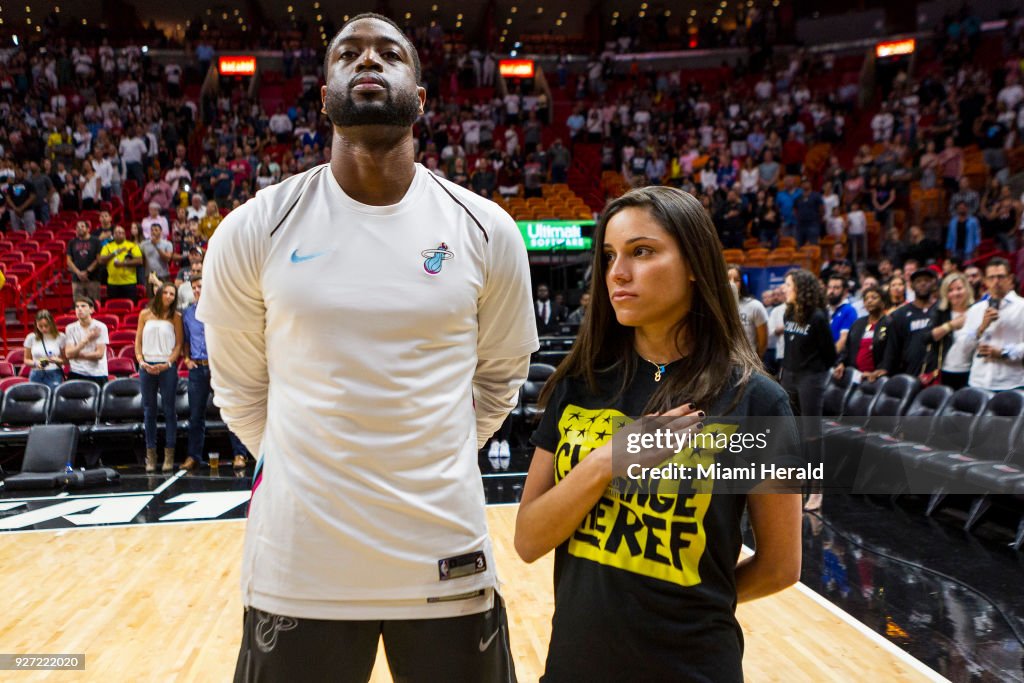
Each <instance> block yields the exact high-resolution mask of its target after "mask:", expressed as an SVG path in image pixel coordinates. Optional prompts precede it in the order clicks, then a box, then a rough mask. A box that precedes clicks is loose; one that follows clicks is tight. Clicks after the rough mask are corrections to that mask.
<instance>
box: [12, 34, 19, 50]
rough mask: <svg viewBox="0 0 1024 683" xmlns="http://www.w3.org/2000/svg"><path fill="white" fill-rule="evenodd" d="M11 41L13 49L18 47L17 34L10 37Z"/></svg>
mask: <svg viewBox="0 0 1024 683" xmlns="http://www.w3.org/2000/svg"><path fill="white" fill-rule="evenodd" d="M11 40H13V41H14V47H18V34H14V35H13V36H11Z"/></svg>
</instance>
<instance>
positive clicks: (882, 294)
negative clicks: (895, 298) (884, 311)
mask: <svg viewBox="0 0 1024 683" xmlns="http://www.w3.org/2000/svg"><path fill="white" fill-rule="evenodd" d="M872 293H873V294H877V295H878V298H879V299H881V300H882V307H883V308H884V307H885V306H886V296H885V292H883V291H882V288H881V287H879V286H878V285H871V286H870V287H865V288H864V290H863V291H862V292H861V293H860V299H861V301H863V300H864V299H865V298H867V295H868V294H872Z"/></svg>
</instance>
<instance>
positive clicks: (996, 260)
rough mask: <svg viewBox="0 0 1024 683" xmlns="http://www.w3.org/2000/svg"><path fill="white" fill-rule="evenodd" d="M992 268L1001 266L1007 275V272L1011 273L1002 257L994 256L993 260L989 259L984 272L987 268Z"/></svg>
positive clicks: (1007, 262) (1008, 264) (1007, 263)
mask: <svg viewBox="0 0 1024 683" xmlns="http://www.w3.org/2000/svg"><path fill="white" fill-rule="evenodd" d="M993 266H995V267H997V268H998V267H999V266H1002V267H1003V268H1006V272H1008V273H1009V272H1013V271H1012V269H1011V268H1010V262H1009V261H1007V260H1006V259H1004V258H1003V257H1002V256H996V257H995V258H990V259H989V260H988V263H986V264H985V270H988V269H989V268H992V267H993Z"/></svg>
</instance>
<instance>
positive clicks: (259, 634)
mask: <svg viewBox="0 0 1024 683" xmlns="http://www.w3.org/2000/svg"><path fill="white" fill-rule="evenodd" d="M256 614H257V620H256V629H255V631H256V633H255V636H256V647H258V648H259V650H260V652H272V651H273V650H274V648H275V647H276V646H277V634H278V633H281V632H282V631H291V630H293V629H295V628H297V627H298V625H299V620H298V619H293V618H292V617H280V616H278V615H276V614H267V613H266V612H261V611H259V610H256Z"/></svg>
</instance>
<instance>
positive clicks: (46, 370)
mask: <svg viewBox="0 0 1024 683" xmlns="http://www.w3.org/2000/svg"><path fill="white" fill-rule="evenodd" d="M65 343H66V338H65V336H64V334H62V333H61V332H60V331H59V330H58V329H57V323H56V322H54V320H53V314H52V313H50V312H49V311H47V310H42V311H39V312H38V313H36V322H35V326H34V327H33V330H32V332H31V333H30V334H29V335H28V336H27V337H25V361H24V362H25V365H28V366H29V367H31V368H32V371H31V372H30V373H29V375H28V381H30V382H39V383H40V384H45V385H46V386H48V387H50V388H51V389H56V388H57V387H58V386H60V383H61V382H63V381H64V345H65Z"/></svg>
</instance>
